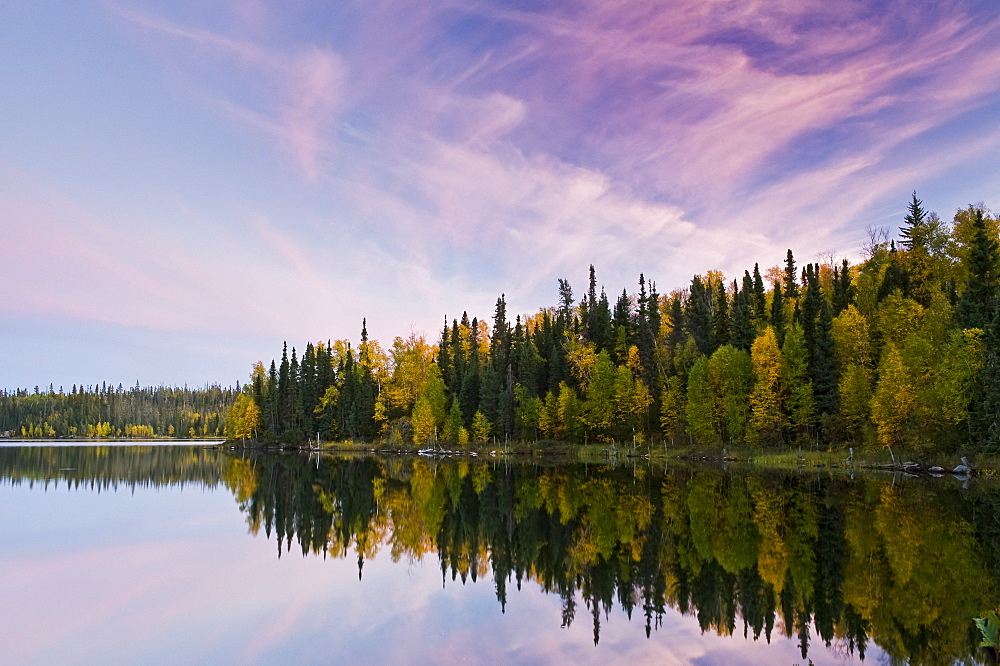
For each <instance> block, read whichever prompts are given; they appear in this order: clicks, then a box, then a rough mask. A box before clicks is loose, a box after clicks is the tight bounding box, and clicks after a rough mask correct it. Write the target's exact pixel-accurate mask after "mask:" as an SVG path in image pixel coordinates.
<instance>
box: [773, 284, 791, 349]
mask: <svg viewBox="0 0 1000 666" xmlns="http://www.w3.org/2000/svg"><path fill="white" fill-rule="evenodd" d="M787 323H788V321H787V315H786V314H785V295H784V292H783V291H782V290H781V283H780V282H779V283H777V284H775V285H774V297H773V299H772V300H771V326H773V327H774V335H775V337H776V338H777V339H778V346H779V347H781V346H783V345H784V344H785V326H786V325H787Z"/></svg>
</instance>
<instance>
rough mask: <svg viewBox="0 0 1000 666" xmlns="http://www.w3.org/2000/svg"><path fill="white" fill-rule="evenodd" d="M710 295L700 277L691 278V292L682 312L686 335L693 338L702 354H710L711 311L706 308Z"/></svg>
mask: <svg viewBox="0 0 1000 666" xmlns="http://www.w3.org/2000/svg"><path fill="white" fill-rule="evenodd" d="M709 300H710V295H709V294H708V289H707V288H706V287H705V284H704V283H703V282H702V281H701V277H700V276H698V275H695V276H694V277H693V278H691V290H690V293H689V294H688V301H687V307H686V308H685V311H684V325H685V328H686V331H687V333H688V335H690V336H691V337H692V338H694V342H695V344H696V345H698V350H699V351H700V352H701V353H702V354H706V355H707V354H710V353H711V351H712V350H711V334H712V311H711V309H710V308H709V306H708V303H709Z"/></svg>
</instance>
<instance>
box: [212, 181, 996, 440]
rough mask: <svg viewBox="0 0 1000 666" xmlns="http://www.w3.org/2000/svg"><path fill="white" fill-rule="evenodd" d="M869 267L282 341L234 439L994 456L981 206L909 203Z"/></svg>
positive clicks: (643, 290)
mask: <svg viewBox="0 0 1000 666" xmlns="http://www.w3.org/2000/svg"><path fill="white" fill-rule="evenodd" d="M869 235H870V239H869V242H868V243H867V244H866V245H865V247H864V248H863V250H864V260H863V261H861V262H860V263H858V264H856V265H851V264H849V263H848V262H847V260H846V259H845V260H843V261H840V262H836V261H834V260H833V258H832V257H828V258H826V260H823V261H817V262H814V263H808V264H806V266H804V267H799V266H797V263H796V259H795V257H794V255H793V253H792V251H791V250H788V252H787V254H786V256H785V257H784V261H783V262H782V263H779V264H778V265H776V266H773V267H770V268H766V269H764V270H763V271H762V270H761V268H760V265H759V264H755V265H754V266H753V269H752V270H750V269H748V270H746V271H744V273H743V275H742V276H738V277H736V278H727V277H725V276H723V275H722V273H720V272H718V271H708V272H707V273H706V274H704V275H696V276H694V277H693V278H692V280H691V282H690V284H689V285H688V286H686V287H685V288H684V289H678V290H675V291H673V292H671V293H669V294H666V295H661V294H660V293H658V292H657V288H656V284H655V282H653V281H652V280H648V279H647V278H646V277H645V276H644V275H640V276H639V280H638V290H637V292H636V293H634V294H629V293H628V290H627V289H623V290H622V292H621V294H620V295H618V296H617V297H615V298H614V299H611V298H609V297H608V295H607V294H606V292H605V290H604V288H603V286H602V287H600V288H598V282H597V278H596V274H595V270H594V267H593V266H591V267H590V277H589V283H588V286H587V290H586V292H585V293H584V294H583V295H582V296H581V297H580V298H579V300H578V301H577V300H576V298H575V296H574V293H573V289H572V287H571V285H570V284H569V282H568V281H567V280H565V279H560V280H559V283H558V302H557V303H556V305H554V306H552V307H546V308H542V309H540V310H539V311H538V312H536V313H534V314H531V315H525V316H521V315H518V316H516V317H514V319H513V321H512V320H511V318H510V316H509V314H508V312H507V304H506V301H505V297H504V296H503V295H501V296H500V297H499V298H498V299H497V302H496V308H495V311H494V313H493V316H492V321H491V322H487V321H486V320H481V319H479V318H477V317H473V318H471V320H470V318H469V316H468V314H467V313H463V314H462V317H461V318H454V319H452V320H451V321H450V322H449V321H448V318H447V317H446V318H445V320H444V324H443V327H442V329H441V333H440V336H439V338H438V339H437V340H436V341H435V342H433V343H431V342H428V341H427V339H426V338H425V337H424V336H422V335H417V334H411V335H410V336H408V337H407V338H402V337H396V338H395V340H394V341H393V343H392V346H391V348H389V349H388V350H385V349H383V348H382V347H381V345H380V344H379V343H378V341H377V340H372V339H370V338H369V336H368V330H367V324H366V322H363V323H362V331H361V341H360V344H358V345H357V346H356V347H355V346H353V345H352V344H351V342H350V341H347V340H340V341H333V342H331V341H327V342H325V343H317V344H313V343H309V344H307V345H306V346H305V349H304V351H303V352H302V353H301V354H299V353H298V352H297V350H296V349H295V348H294V347H293V348H292V349H291V351H290V352H289V349H288V346H287V343H286V345H285V348H284V349H283V350H282V356H281V359H280V361H272V362H271V364H270V367H269V368H266V367H265V365H264V364H263V363H260V362H258V363H257V364H256V365H255V366H254V369H253V373H252V376H251V382H250V383H249V384H248V385H247V386H246V387H245V389H244V391H243V392H242V394H241V395H240V396H239V398H238V399H237V401H236V403H235V405H234V407H233V409H232V410H231V412H230V415H229V424H230V428H229V431H228V432H229V435H230V436H231V437H236V438H239V437H243V438H247V437H250V438H257V439H260V440H264V441H282V442H292V443H294V442H302V441H305V440H307V439H314V438H317V437H319V438H321V439H325V440H337V439H358V440H365V441H372V440H382V441H386V442H390V443H404V444H406V443H412V445H414V446H418V447H422V446H429V445H436V446H444V445H448V446H458V447H462V446H468V445H470V444H477V443H478V444H484V443H487V442H500V441H505V440H511V439H519V440H557V441H565V442H574V443H595V442H604V443H612V442H615V443H619V444H625V445H632V446H638V445H642V444H646V443H655V444H661V443H662V444H665V445H668V444H671V443H673V444H676V443H682V442H684V443H695V442H697V443H700V444H703V445H715V446H729V445H739V444H742V443H746V442H750V443H754V444H762V445H768V444H786V445H788V444H791V445H798V446H801V445H803V444H804V443H807V442H818V441H821V440H822V441H824V442H827V443H829V444H831V445H841V446H844V447H847V446H854V445H861V446H870V447H879V446H884V447H890V450H891V447H893V446H901V447H905V448H907V449H909V450H913V451H916V452H919V453H942V454H943V453H952V452H954V451H957V450H959V449H961V450H970V451H990V452H993V453H996V452H1000V424H998V414H1000V344H998V342H1000V320H998V315H997V311H998V297H1000V249H998V248H1000V243H998V231H997V220H996V219H995V218H994V217H993V216H992V214H991V213H990V211H988V210H987V209H986V208H985V207H984V206H983V205H981V204H980V205H970V206H968V207H967V208H965V209H961V210H959V211H958V212H956V214H955V216H954V218H953V221H952V222H951V223H950V224H948V223H945V222H944V221H943V220H941V219H940V218H939V217H938V215H937V214H935V213H932V212H928V211H927V210H926V209H925V208H924V206H923V202H922V201H920V200H919V199H918V198H917V196H916V193H914V194H913V196H912V199H911V201H910V203H909V205H908V209H907V214H906V216H905V217H904V219H903V221H902V226H901V227H900V231H899V236H898V241H899V242H898V243H897V242H896V239H892V240H890V239H889V233H888V231H887V230H885V229H869Z"/></svg>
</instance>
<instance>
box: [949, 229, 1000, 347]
mask: <svg viewBox="0 0 1000 666" xmlns="http://www.w3.org/2000/svg"><path fill="white" fill-rule="evenodd" d="M973 229H974V235H973V238H972V244H971V248H970V252H969V260H968V276H969V277H968V281H967V282H966V284H965V290H964V291H963V292H962V296H961V298H960V299H959V301H958V322H959V324H960V325H961V326H962V327H963V328H982V329H985V328H987V327H988V326H989V325H990V323H991V322H992V321H993V320H994V319H996V312H997V303H998V297H1000V246H998V243H997V240H996V238H994V237H993V236H992V235H991V234H989V233H988V230H987V228H986V220H985V219H984V217H983V211H982V210H981V209H977V210H976V216H975V219H974V221H973Z"/></svg>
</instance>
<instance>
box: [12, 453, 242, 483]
mask: <svg viewBox="0 0 1000 666" xmlns="http://www.w3.org/2000/svg"><path fill="white" fill-rule="evenodd" d="M227 466H228V462H227V461H225V460H221V459H220V457H219V454H218V452H217V451H215V450H214V449H212V448H211V447H206V446H205V445H196V446H164V445H162V444H152V443H151V444H148V445H141V444H140V445H129V446H122V445H115V444H112V445H107V446H0V483H10V484H13V485H19V484H25V485H27V486H28V487H29V488H33V487H35V486H36V485H40V486H41V487H42V488H50V487H51V488H59V487H61V486H62V487H70V488H79V487H84V488H89V489H91V490H108V489H116V488H118V487H120V486H121V487H126V488H136V487H149V486H165V485H170V486H174V485H176V486H184V485H185V484H195V485H201V486H208V487H214V486H216V485H218V484H219V483H220V482H221V480H222V474H223V471H224V469H225V468H226V467H227Z"/></svg>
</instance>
